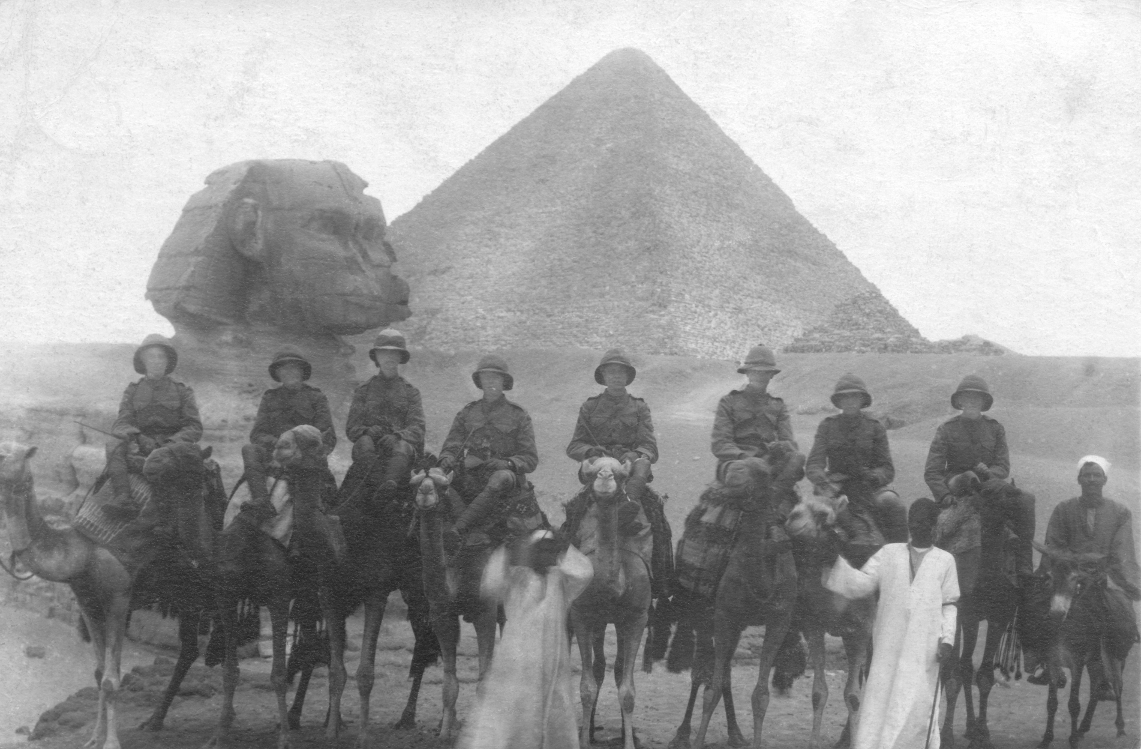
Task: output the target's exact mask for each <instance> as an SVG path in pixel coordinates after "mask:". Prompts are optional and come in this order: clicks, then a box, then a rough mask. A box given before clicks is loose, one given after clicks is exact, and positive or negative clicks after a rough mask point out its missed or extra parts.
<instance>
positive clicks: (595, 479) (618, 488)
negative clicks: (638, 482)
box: [581, 457, 631, 499]
mask: <svg viewBox="0 0 1141 749" xmlns="http://www.w3.org/2000/svg"><path fill="white" fill-rule="evenodd" d="M630 469H631V465H630V462H629V461H626V462H625V463H620V462H619V461H618V460H617V459H616V458H610V457H604V458H595V459H593V460H590V459H587V460H585V461H583V463H582V468H581V470H582V475H583V477H584V478H585V479H586V481H587V483H588V484H590V488H591V491H592V492H594V496H595V498H596V499H613V498H615V497H617V496H619V495H620V494H621V493H622V489H623V487H624V486H625V485H626V479H627V478H628V477H629V476H630Z"/></svg>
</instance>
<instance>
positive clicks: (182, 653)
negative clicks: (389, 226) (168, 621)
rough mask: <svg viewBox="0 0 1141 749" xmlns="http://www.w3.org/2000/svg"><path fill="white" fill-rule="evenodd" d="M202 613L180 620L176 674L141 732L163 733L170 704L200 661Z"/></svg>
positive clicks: (144, 723) (183, 616)
mask: <svg viewBox="0 0 1141 749" xmlns="http://www.w3.org/2000/svg"><path fill="white" fill-rule="evenodd" d="M200 615H201V612H199V613H198V614H195V615H191V614H183V615H182V616H180V617H179V618H178V643H179V644H178V662H177V663H175V664H174V673H172V674H171V675H170V683H168V684H167V685H166V691H165V692H163V693H162V697H161V698H160V699H159V703H158V705H157V706H156V707H155V709H154V712H153V713H151V717H149V718H147V719H146V720H145V721H143V724H142V725H141V726H139V730H140V731H161V730H162V724H163V721H165V720H166V713H167V711H168V710H169V709H170V704H171V703H172V702H174V698H175V696H176V695H177V694H178V689H179V687H181V686H182V680H183V679H185V678H186V672H187V671H189V670H190V667H191V666H192V665H194V661H196V660H198V623H199V619H200Z"/></svg>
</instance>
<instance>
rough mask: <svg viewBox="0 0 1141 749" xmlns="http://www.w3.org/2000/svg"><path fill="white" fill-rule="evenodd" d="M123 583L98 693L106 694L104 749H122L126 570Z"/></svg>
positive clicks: (112, 611)
mask: <svg viewBox="0 0 1141 749" xmlns="http://www.w3.org/2000/svg"><path fill="white" fill-rule="evenodd" d="M120 582H121V583H122V587H121V588H120V590H118V591H117V592H116V593H115V594H114V595H113V596H112V598H111V601H110V602H109V605H108V606H107V639H108V646H109V648H110V650H111V653H110V656H111V657H110V659H109V661H110V662H109V663H108V664H107V665H108V669H107V671H106V672H104V674H103V682H102V684H101V687H100V690H99V692H100V694H103V693H104V692H106V694H107V700H106V707H107V740H106V741H104V742H103V749H119V725H118V721H117V720H116V714H115V713H116V710H115V707H116V701H117V698H118V694H119V684H120V673H119V668H120V664H121V663H122V660H123V638H124V637H125V636H126V634H127V615H128V614H129V613H130V608H131V589H130V581H129V580H128V579H127V573H126V571H125V570H123V572H122V579H121V580H120Z"/></svg>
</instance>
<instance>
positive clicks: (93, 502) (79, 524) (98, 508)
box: [72, 473, 152, 546]
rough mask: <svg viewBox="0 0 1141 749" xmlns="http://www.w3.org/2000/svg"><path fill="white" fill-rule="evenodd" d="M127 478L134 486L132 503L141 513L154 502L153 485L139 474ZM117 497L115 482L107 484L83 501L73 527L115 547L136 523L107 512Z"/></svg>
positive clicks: (132, 519) (89, 536)
mask: <svg viewBox="0 0 1141 749" xmlns="http://www.w3.org/2000/svg"><path fill="white" fill-rule="evenodd" d="M127 478H128V480H129V481H130V482H131V499H132V500H133V501H134V504H135V506H136V510H137V512H139V513H141V512H142V511H143V509H144V508H145V507H146V506H147V504H148V503H150V501H151V497H152V494H151V485H150V484H149V483H147V480H146V479H144V478H143V477H142V476H139V475H138V474H134V473H131V474H128V475H127ZM114 496H115V491H114V489H113V488H112V487H111V482H110V481H104V482H103V486H102V487H100V489H99V491H97V492H95V493H94V494H91V495H88V496H87V498H86V499H84V500H83V504H81V505H80V506H79V511H78V512H76V514H75V520H74V521H73V522H72V527H73V528H75V530H77V531H79V532H80V533H82V534H83V535H84V536H86V537H87V538H89V539H91V540H92V541H94V542H95V543H97V544H101V545H104V546H109V545H111V544H114V543H115V541H116V540H118V539H119V537H120V536H121V534H122V533H123V530H124V529H125V528H127V526H129V525H131V524H132V523H134V522H135V518H128V519H125V520H124V519H117V518H113V517H112V516H111V515H109V514H107V513H105V512H104V511H103V505H104V504H106V503H107V502H110V501H111V500H112V499H113V498H114ZM136 517H137V515H136Z"/></svg>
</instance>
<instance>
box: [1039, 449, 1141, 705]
mask: <svg viewBox="0 0 1141 749" xmlns="http://www.w3.org/2000/svg"><path fill="white" fill-rule="evenodd" d="M1109 466H1110V464H1109V461H1108V460H1106V459H1105V458H1103V457H1101V456H1098V455H1087V456H1085V457H1083V458H1082V459H1081V460H1079V461H1078V485H1079V486H1080V487H1081V490H1082V491H1081V494H1080V495H1079V496H1077V497H1074V498H1072V499H1067V500H1066V501H1064V502H1060V503H1059V504H1058V506H1057V507H1055V508H1054V512H1053V514H1051V515H1050V523H1049V524H1048V525H1047V526H1046V546H1047V547H1048V548H1051V549H1062V550H1065V551H1068V552H1070V553H1073V554H1086V553H1094V554H1104V555H1106V559H1107V562H1108V567H1107V578H1108V579H1107V582H1106V586H1105V588H1104V593H1105V602H1106V609H1107V610H1108V612H1109V622H1108V630H1107V634H1106V638H1107V642H1106V646H1107V649H1108V650H1110V651H1111V652H1121V651H1122V650H1124V651H1125V652H1128V649H1129V646H1130V645H1131V644H1132V643H1136V642H1138V631H1137V616H1136V613H1135V612H1134V610H1133V603H1132V602H1133V601H1137V600H1141V571H1139V570H1138V566H1137V547H1136V544H1135V543H1134V538H1133V515H1132V513H1131V512H1130V511H1129V508H1128V507H1126V506H1125V505H1124V504H1122V503H1120V502H1116V501H1114V500H1112V499H1110V498H1109V497H1106V496H1105V495H1104V494H1103V493H1102V489H1103V487H1104V486H1105V484H1106V482H1107V481H1108V479H1109ZM1048 564H1049V559H1048V558H1047V557H1043V565H1048ZM1097 663H1098V667H1097V671H1098V672H1100V671H1101V668H1100V659H1099V660H1098V662H1097ZM1090 674H1091V680H1092V684H1091V685H1092V686H1094V687H1095V688H1097V689H1098V693H1097V695H1098V698H1099V699H1114V697H1115V694H1114V690H1113V686H1112V685H1111V684H1110V683H1109V682H1108V681H1105V680H1104V678H1098V679H1096V680H1093V679H1094V676H1095V669H1094V667H1093V664H1091V669H1090ZM1096 675H1097V676H1099V677H1101V676H1102V674H1100V673H1097V674H1096Z"/></svg>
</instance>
